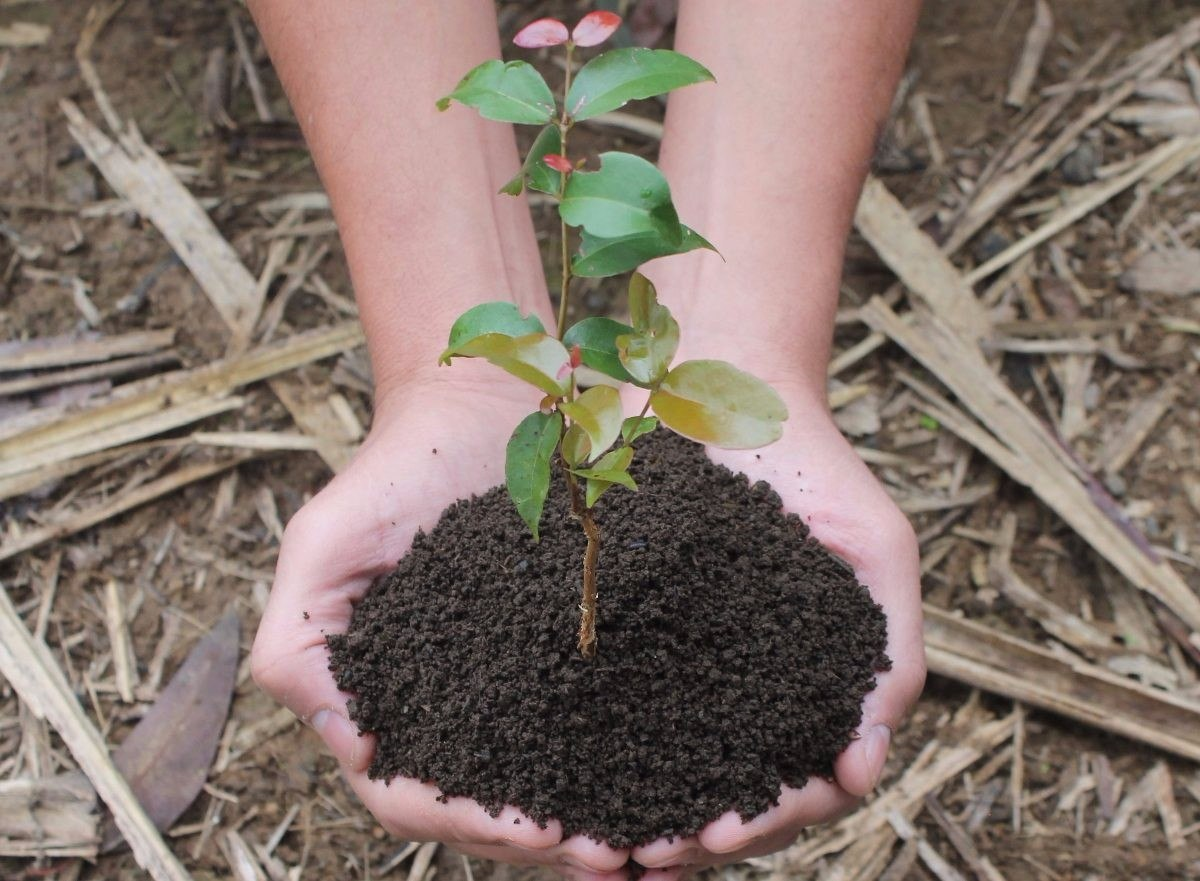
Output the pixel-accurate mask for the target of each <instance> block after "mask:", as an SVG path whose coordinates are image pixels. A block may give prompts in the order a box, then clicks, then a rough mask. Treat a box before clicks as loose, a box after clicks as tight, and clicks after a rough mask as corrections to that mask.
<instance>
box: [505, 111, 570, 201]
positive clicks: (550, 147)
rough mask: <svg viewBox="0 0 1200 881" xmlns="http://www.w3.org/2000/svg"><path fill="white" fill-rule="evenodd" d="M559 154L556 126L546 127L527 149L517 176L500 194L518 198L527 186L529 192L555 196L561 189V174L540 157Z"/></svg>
mask: <svg viewBox="0 0 1200 881" xmlns="http://www.w3.org/2000/svg"><path fill="white" fill-rule="evenodd" d="M561 152H562V135H561V133H560V132H559V130H558V126H557V125H553V124H551V125H548V126H546V127H545V128H544V129H542V130H541V132H540V133H539V134H538V136H537V138H535V139H534V142H533V146H532V147H530V148H529V155H528V156H526V157H525V163H524V164H523V165H522V166H521V170H520V171H518V172H517V176H516V177H514V178H513V179H512V180H510V181H509V182H508V183H506V184H505V185H504V186H503V187H502V188H501V190H500V192H502V193H506V194H507V195H509V196H519V195H521V190H523V189H524V188H525V185H526V184H528V185H529V189H531V190H537V191H538V192H539V193H549V194H550V195H551V196H557V195H558V192H559V190H560V189H562V172H559V171H555V170H554V169H553V168H551V167H550V166H549V165H547V164H546V163H545V162H543V161H542V157H543V156H545V155H547V154H548V153H561Z"/></svg>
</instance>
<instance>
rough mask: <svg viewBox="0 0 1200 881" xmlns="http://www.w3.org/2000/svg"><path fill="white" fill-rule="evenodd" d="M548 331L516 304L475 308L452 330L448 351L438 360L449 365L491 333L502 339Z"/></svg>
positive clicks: (468, 311)
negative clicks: (478, 338) (456, 356)
mask: <svg viewBox="0 0 1200 881" xmlns="http://www.w3.org/2000/svg"><path fill="white" fill-rule="evenodd" d="M545 332H546V328H545V327H544V326H543V325H542V322H541V320H540V319H539V318H538V317H537V316H536V315H522V314H521V310H520V309H518V308H517V304H516V303H509V302H506V301H504V300H498V301H495V302H491V303H480V304H479V305H478V306H472V307H471V308H470V309H468V310H467V311H466V312H464V313H463V314H462V315H460V316H458V318H456V319H455V320H454V324H453V325H452V326H451V328H450V339H449V340H447V341H446V350H445V351H444V352H442V354H441V355H440V356H438V362H439V363H441V364H449V363H450V359H451V358H452V357H454V356H455V355H457V354H459V351H458V350H459V349H460V348H461V347H463V346H465V345H466V344H467V343H469V342H471V340H473V339H475V338H476V337H480V336H483V335H484V334H488V333H498V334H502V335H503V336H525V335H526V334H530V333H545Z"/></svg>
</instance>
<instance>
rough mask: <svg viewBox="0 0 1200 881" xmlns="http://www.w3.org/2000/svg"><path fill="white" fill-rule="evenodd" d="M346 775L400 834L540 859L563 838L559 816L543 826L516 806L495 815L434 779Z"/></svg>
mask: <svg viewBox="0 0 1200 881" xmlns="http://www.w3.org/2000/svg"><path fill="white" fill-rule="evenodd" d="M346 779H347V780H348V782H349V783H350V786H351V788H352V789H353V790H354V792H355V793H356V794H357V795H358V797H359V799H360V800H361V801H362V803H363V805H364V806H365V807H366V808H367V810H368V811H370V812H371V813H372V814H374V815H375V818H376V819H378V820H379V822H380V823H381V824H382V825H383V827H384V828H385V829H387V830H388V832H390V833H391V834H393V835H395V836H396V837H398V838H405V839H408V840H409V841H443V842H446V843H449V844H456V845H457V844H461V845H467V846H476V845H478V846H484V847H493V846H498V847H504V848H510V849H512V850H513V851H514V853H515V852H518V851H519V852H521V853H522V854H524V855H525V857H527V858H529V859H531V860H534V861H537V862H545V861H546V859H549V857H547V858H546V859H542V858H540V857H539V856H538V854H539V853H541V852H548V851H550V850H551V849H552V848H554V847H556V846H557V845H558V844H559V843H560V842H561V841H562V825H561V824H560V823H558V822H557V821H551V822H549V823H547V824H546V828H545V829H543V828H541V827H540V826H539V825H538V824H537V823H535V822H534V821H533V820H532V819H530V818H529V817H528V816H526V815H525V814H524V813H522V812H521V811H519V810H517V809H516V808H513V807H506V808H504V809H503V810H502V811H501V812H500V814H499V815H498V816H496V817H492V816H491V815H489V814H488V812H487V811H486V810H484V808H483V807H482V806H481V805H480V804H479V803H478V802H476V801H473V800H472V799H469V798H450V799H445V800H441V799H442V793H441V790H439V789H438V788H437V787H436V786H435V785H433V784H432V783H424V782H422V781H420V780H414V779H412V778H411V777H396V778H393V779H392V780H389V781H387V782H385V781H382V780H371V779H369V778H368V777H367V776H366V775H365V774H355V773H348V774H347V775H346ZM514 820H520V821H521V822H519V823H515V822H513V821H514Z"/></svg>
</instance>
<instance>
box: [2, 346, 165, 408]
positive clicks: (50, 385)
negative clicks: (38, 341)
mask: <svg viewBox="0 0 1200 881" xmlns="http://www.w3.org/2000/svg"><path fill="white" fill-rule="evenodd" d="M178 363H179V355H178V354H176V353H175V352H174V351H170V352H158V353H154V354H150V355H136V356H134V357H132V358H118V359H117V360H115V361H109V362H107V363H105V364H90V365H88V366H86V367H73V368H70V369H68V370H55V371H53V372H52V373H39V374H37V375H36V376H23V377H20V378H19V379H10V380H7V381H5V380H0V397H9V396H12V395H23V394H28V393H29V392H36V391H41V390H43V389H54V388H59V387H61V386H65V385H71V384H72V383H77V382H91V381H93V380H97V379H109V378H112V377H116V376H125V375H127V374H130V373H137V372H138V371H142V370H153V369H154V368H156V367H166V366H168V365H174V364H178Z"/></svg>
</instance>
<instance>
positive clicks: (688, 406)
mask: <svg viewBox="0 0 1200 881" xmlns="http://www.w3.org/2000/svg"><path fill="white" fill-rule="evenodd" d="M650 406H651V407H653V409H654V412H655V413H656V414H657V415H658V418H659V419H661V420H662V422H663V424H664V425H666V426H667V427H668V428H670V429H671V430H672V431H674V432H676V433H678V434H682V435H683V436H684V437H688V438H691V439H692V440H694V441H699V442H700V443H704V444H712V445H713V446H717V447H724V448H725V449H729V450H746V449H754V448H756V447H765V446H766V445H767V444H770V443H774V442H775V441H777V440H779V438H780V436H781V435H782V434H783V422H784V420H786V419H787V417H788V412H787V406H786V405H785V404H784V403H783V399H782V398H780V397H779V395H778V394H777V393H776V392H775V390H774V389H773V388H771V387H770V386H769V385H767V384H766V383H765V382H763V381H762V380H761V379H758V378H757V377H754V376H751V375H750V374H749V373H746V372H745V371H743V370H739V369H738V368H736V367H734V366H733V365H732V364H728V363H726V362H725V361H684V362H683V363H682V364H680V365H678V366H677V367H675V368H674V369H673V370H672V371H671V372H670V373H668V374H667V376H666V378H665V379H664V380H663V382H662V385H661V386H660V387H659V389H658V391H656V392H654V393H653V394H651V396H650Z"/></svg>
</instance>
